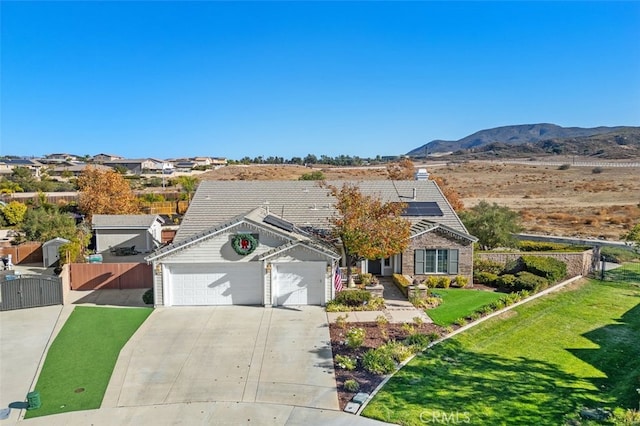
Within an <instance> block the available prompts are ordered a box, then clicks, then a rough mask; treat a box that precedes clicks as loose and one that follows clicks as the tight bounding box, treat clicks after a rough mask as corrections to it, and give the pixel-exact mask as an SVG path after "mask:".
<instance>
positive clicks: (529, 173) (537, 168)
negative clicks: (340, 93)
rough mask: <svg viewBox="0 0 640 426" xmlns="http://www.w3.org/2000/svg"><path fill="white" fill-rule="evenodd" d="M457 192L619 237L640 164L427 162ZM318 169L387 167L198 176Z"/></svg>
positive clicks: (220, 176) (570, 227)
mask: <svg viewBox="0 0 640 426" xmlns="http://www.w3.org/2000/svg"><path fill="white" fill-rule="evenodd" d="M427 168H428V170H429V172H430V173H432V174H434V175H436V176H440V177H441V178H443V179H444V182H445V184H446V185H447V186H448V187H451V188H453V189H455V190H456V191H458V193H459V194H460V196H461V198H462V200H463V202H464V204H465V207H467V208H468V207H472V206H474V205H475V204H477V203H478V202H480V201H481V200H486V201H488V202H495V203H498V204H500V205H505V206H507V207H509V208H512V209H514V210H516V211H518V212H520V215H521V217H522V220H523V225H524V226H525V228H526V230H527V231H529V232H534V233H546V234H550V235H570V236H590V237H604V238H608V239H619V238H620V236H621V235H622V234H623V233H624V232H626V230H628V229H629V228H630V227H631V226H633V224H635V223H637V222H638V221H639V220H640V168H637V167H636V168H634V167H611V168H606V167H604V168H598V169H595V168H593V167H579V166H571V167H569V168H567V169H565V170H560V168H559V167H558V166H543V165H526V164H499V163H491V162H469V163H460V164H446V163H435V164H432V165H427ZM314 171H322V173H323V175H324V176H325V178H326V179H328V180H333V179H386V178H387V173H386V169H385V167H380V166H377V167H373V166H372V167H358V168H356V167H353V168H348V167H330V166H326V167H323V166H314V167H313V168H309V167H303V166H290V165H250V166H227V167H223V168H221V169H218V170H213V171H210V172H207V173H204V174H202V175H200V176H199V177H200V178H201V179H210V180H211V179H212V180H297V179H299V178H300V176H302V175H303V174H305V173H311V172H314Z"/></svg>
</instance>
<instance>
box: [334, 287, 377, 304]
mask: <svg viewBox="0 0 640 426" xmlns="http://www.w3.org/2000/svg"><path fill="white" fill-rule="evenodd" d="M370 300H371V293H369V292H368V291H366V290H343V291H341V292H340V293H338V294H337V295H336V298H335V301H336V303H340V304H342V305H347V306H361V305H364V304H366V303H368V302H369V301H370Z"/></svg>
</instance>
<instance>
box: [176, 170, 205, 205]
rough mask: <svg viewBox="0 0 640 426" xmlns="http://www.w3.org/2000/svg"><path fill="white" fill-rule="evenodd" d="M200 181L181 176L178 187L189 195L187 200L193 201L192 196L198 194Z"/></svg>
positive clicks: (191, 177) (193, 177)
mask: <svg viewBox="0 0 640 426" xmlns="http://www.w3.org/2000/svg"><path fill="white" fill-rule="evenodd" d="M199 183H200V180H199V179H198V178H197V177H195V176H186V175H184V176H180V177H179V178H178V185H180V188H182V191H183V192H184V193H186V194H187V199H188V200H189V201H191V195H192V194H193V193H194V192H196V188H198V184H199Z"/></svg>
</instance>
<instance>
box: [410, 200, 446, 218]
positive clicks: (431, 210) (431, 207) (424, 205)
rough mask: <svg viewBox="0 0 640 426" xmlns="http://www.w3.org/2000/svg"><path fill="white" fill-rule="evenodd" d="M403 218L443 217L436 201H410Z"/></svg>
mask: <svg viewBox="0 0 640 426" xmlns="http://www.w3.org/2000/svg"><path fill="white" fill-rule="evenodd" d="M402 216H443V213H442V210H440V206H438V203H436V202H435V201H409V202H408V203H407V208H406V209H405V211H404V213H402Z"/></svg>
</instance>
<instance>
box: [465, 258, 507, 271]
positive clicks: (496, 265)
mask: <svg viewBox="0 0 640 426" xmlns="http://www.w3.org/2000/svg"><path fill="white" fill-rule="evenodd" d="M503 269H504V265H503V264H502V263H500V262H494V261H493V260H485V259H474V261H473V274H474V275H475V274H477V273H478V272H491V273H492V274H495V275H499V274H500V273H501V272H502V270H503Z"/></svg>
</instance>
